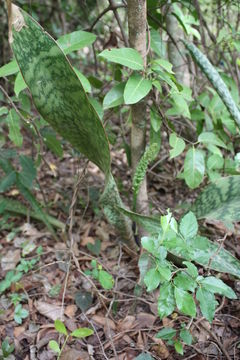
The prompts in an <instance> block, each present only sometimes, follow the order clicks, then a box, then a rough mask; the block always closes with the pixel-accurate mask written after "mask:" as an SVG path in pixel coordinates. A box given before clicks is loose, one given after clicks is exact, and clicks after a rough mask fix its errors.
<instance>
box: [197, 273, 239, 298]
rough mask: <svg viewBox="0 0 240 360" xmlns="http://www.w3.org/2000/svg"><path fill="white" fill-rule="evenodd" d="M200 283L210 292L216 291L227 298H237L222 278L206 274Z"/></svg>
mask: <svg viewBox="0 0 240 360" xmlns="http://www.w3.org/2000/svg"><path fill="white" fill-rule="evenodd" d="M201 285H202V286H203V287H204V288H205V289H206V290H208V291H210V292H212V293H214V294H215V293H217V294H220V295H223V296H226V297H228V298H229V299H237V295H236V294H235V292H234V291H233V290H232V289H231V288H230V287H229V286H228V285H226V284H225V283H224V282H223V281H222V280H220V279H218V278H216V277H214V276H208V277H206V278H204V279H203V280H202V281H201Z"/></svg>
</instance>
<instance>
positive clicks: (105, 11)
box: [87, 4, 126, 32]
mask: <svg viewBox="0 0 240 360" xmlns="http://www.w3.org/2000/svg"><path fill="white" fill-rule="evenodd" d="M125 7H126V6H125V5H123V4H122V5H115V6H111V5H109V6H108V7H107V8H106V9H104V10H103V11H102V12H101V13H100V14H99V15H98V17H97V18H96V19H95V20H94V22H93V23H92V25H91V26H90V28H88V29H87V30H88V31H90V32H91V31H92V30H93V28H94V26H95V25H96V24H97V23H98V21H99V20H100V19H101V18H102V17H103V16H104V15H105V14H106V13H107V12H108V11H114V10H117V9H119V8H125Z"/></svg>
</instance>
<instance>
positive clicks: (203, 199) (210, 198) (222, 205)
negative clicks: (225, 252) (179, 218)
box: [191, 175, 240, 225]
mask: <svg viewBox="0 0 240 360" xmlns="http://www.w3.org/2000/svg"><path fill="white" fill-rule="evenodd" d="M191 210H192V211H193V212H194V213H195V214H196V216H197V218H198V219H203V218H207V219H212V220H220V221H222V222H224V223H225V224H226V225H230V224H231V223H232V222H234V221H239V220H240V176H239V175H235V176H228V177H224V178H220V179H218V180H216V181H215V182H214V183H212V184H210V185H208V186H207V187H206V188H205V189H204V190H203V191H202V192H201V193H200V195H199V196H198V198H197V200H196V201H195V203H194V204H193V206H192V209H191Z"/></svg>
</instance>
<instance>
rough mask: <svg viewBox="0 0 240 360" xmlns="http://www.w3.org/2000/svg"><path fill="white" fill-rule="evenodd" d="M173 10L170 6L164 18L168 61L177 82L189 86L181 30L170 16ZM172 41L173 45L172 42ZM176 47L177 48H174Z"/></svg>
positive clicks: (173, 17)
mask: <svg viewBox="0 0 240 360" xmlns="http://www.w3.org/2000/svg"><path fill="white" fill-rule="evenodd" d="M172 11H173V8H172V7H171V6H170V8H169V10H168V14H167V17H166V26H167V32H168V35H169V39H168V59H169V61H170V63H171V64H172V65H173V71H174V72H175V76H176V79H177V81H178V82H180V83H182V84H184V85H186V86H189V85H190V75H189V70H188V66H187V61H186V60H185V56H184V53H185V48H184V45H183V44H182V42H181V41H180V40H181V39H183V30H182V29H181V28H180V26H179V24H178V21H177V19H176V17H175V16H174V15H173V14H172ZM172 39H174V43H173V41H172ZM176 45H177V47H176Z"/></svg>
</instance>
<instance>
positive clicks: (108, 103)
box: [103, 82, 126, 109]
mask: <svg viewBox="0 0 240 360" xmlns="http://www.w3.org/2000/svg"><path fill="white" fill-rule="evenodd" d="M125 85H126V83H125V82H123V83H120V84H116V85H114V87H113V88H112V89H111V90H110V91H109V92H108V93H107V94H106V95H105V97H104V100H103V108H104V109H110V108H113V107H116V106H119V105H122V104H123V103H124V98H123V92H124V88H125Z"/></svg>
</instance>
